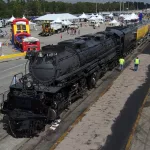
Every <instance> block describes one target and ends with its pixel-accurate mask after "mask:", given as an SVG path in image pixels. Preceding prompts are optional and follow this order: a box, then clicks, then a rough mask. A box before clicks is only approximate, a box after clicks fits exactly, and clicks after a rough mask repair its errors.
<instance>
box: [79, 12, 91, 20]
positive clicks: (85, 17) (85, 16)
mask: <svg viewBox="0 0 150 150" xmlns="http://www.w3.org/2000/svg"><path fill="white" fill-rule="evenodd" d="M79 18H80V19H87V18H89V17H88V16H87V15H86V14H85V13H83V14H82V15H81V16H79Z"/></svg>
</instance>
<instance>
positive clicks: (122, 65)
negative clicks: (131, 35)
mask: <svg viewBox="0 0 150 150" xmlns="http://www.w3.org/2000/svg"><path fill="white" fill-rule="evenodd" d="M124 64H125V60H124V58H120V59H119V65H120V70H121V71H122V70H123V69H124ZM139 64H140V59H139V58H138V57H136V58H135V59H134V71H137V70H138V66H139Z"/></svg>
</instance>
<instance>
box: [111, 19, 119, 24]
mask: <svg viewBox="0 0 150 150" xmlns="http://www.w3.org/2000/svg"><path fill="white" fill-rule="evenodd" d="M109 23H110V24H116V23H119V22H118V21H117V20H115V19H114V20H112V21H110V22H109Z"/></svg>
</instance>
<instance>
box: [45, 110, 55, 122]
mask: <svg viewBox="0 0 150 150" xmlns="http://www.w3.org/2000/svg"><path fill="white" fill-rule="evenodd" d="M56 118H57V113H56V111H55V110H54V109H51V108H49V109H48V114H47V120H48V121H53V120H55V119H56Z"/></svg>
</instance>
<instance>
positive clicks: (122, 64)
mask: <svg viewBox="0 0 150 150" xmlns="http://www.w3.org/2000/svg"><path fill="white" fill-rule="evenodd" d="M124 63H125V60H124V58H123V57H122V58H120V59H119V65H120V70H121V71H122V70H123V68H124Z"/></svg>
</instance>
